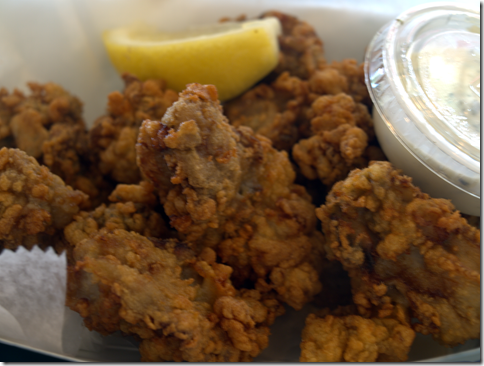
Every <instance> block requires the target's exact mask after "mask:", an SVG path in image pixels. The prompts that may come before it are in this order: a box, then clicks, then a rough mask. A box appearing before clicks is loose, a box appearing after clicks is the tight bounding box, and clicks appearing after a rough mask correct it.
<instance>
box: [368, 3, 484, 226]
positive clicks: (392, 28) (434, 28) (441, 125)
mask: <svg viewBox="0 0 484 366" xmlns="http://www.w3.org/2000/svg"><path fill="white" fill-rule="evenodd" d="M365 77H366V84H367V87H368V89H369V92H370V96H371V98H372V100H373V103H374V111H373V117H374V120H375V130H376V134H377V136H378V140H379V142H380V144H381V147H382V149H383V151H384V152H385V154H386V155H387V157H388V158H389V160H390V161H391V162H392V163H393V165H394V166H395V167H397V168H399V169H402V170H403V172H404V173H405V174H406V175H409V176H410V177H412V178H413V181H414V183H415V185H417V186H419V187H420V188H421V189H422V190H423V191H424V192H426V193H429V194H430V195H432V196H433V197H436V198H437V197H440V198H447V199H450V200H451V201H452V203H453V204H454V205H455V206H456V208H457V209H458V210H460V211H461V212H464V213H467V214H471V215H477V216H480V195H481V194H480V13H479V9H478V8H477V9H468V8H463V7H461V6H460V5H456V4H450V3H449V4H444V3H437V4H436V3H433V4H426V5H423V6H419V7H415V8H412V9H410V10H408V11H406V12H404V13H402V14H401V15H400V16H398V17H397V18H396V19H395V20H393V21H391V22H390V23H388V24H387V25H386V26H384V27H383V28H382V29H381V30H380V31H379V32H378V33H377V34H376V35H375V37H374V38H373V40H372V41H371V42H370V45H369V46H368V49H367V52H366V58H365Z"/></svg>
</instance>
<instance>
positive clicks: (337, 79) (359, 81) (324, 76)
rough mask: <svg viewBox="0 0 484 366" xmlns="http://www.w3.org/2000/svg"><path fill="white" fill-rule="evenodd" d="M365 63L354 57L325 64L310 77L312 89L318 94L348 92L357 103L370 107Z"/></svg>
mask: <svg viewBox="0 0 484 366" xmlns="http://www.w3.org/2000/svg"><path fill="white" fill-rule="evenodd" d="M363 65H364V64H363V63H361V64H359V65H358V63H357V62H356V60H354V59H344V60H343V61H341V62H337V61H333V62H332V63H330V64H325V65H323V66H321V67H320V68H319V70H317V71H316V72H314V73H313V74H312V75H311V77H310V78H309V87H310V90H311V92H312V93H316V94H318V95H324V94H332V95H336V94H339V93H346V94H348V95H350V96H351V97H352V98H353V99H354V100H355V102H356V103H363V104H365V105H366V106H367V107H370V106H371V105H372V102H371V98H370V95H369V93H368V89H367V87H366V84H365V71H364V69H363Z"/></svg>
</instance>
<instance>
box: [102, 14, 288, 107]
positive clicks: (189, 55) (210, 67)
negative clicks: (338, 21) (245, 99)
mask: <svg viewBox="0 0 484 366" xmlns="http://www.w3.org/2000/svg"><path fill="white" fill-rule="evenodd" d="M280 33H281V25H280V23H279V20H278V19H277V18H265V19H261V20H254V21H246V22H227V23H220V24H215V25H212V26H210V27H204V28H198V29H191V30H187V31H184V32H175V33H167V32H160V31H158V30H156V29H153V28H148V27H140V26H137V27H124V28H117V29H113V30H108V31H106V32H104V34H103V40H104V44H105V46H106V49H107V52H108V54H109V57H110V59H111V62H112V63H113V65H114V67H115V68H116V69H117V71H118V72H119V73H124V72H129V73H131V74H133V75H135V76H137V77H138V78H139V79H141V80H146V79H150V78H161V79H164V80H165V81H166V83H167V87H168V88H170V89H173V90H176V91H182V90H183V89H185V87H186V85H187V84H190V83H200V84H213V85H215V86H216V87H217V90H218V93H219V98H220V100H228V99H231V98H233V97H235V96H237V95H239V94H241V93H242V92H244V91H245V90H247V89H249V88H250V87H251V86H252V85H254V84H255V83H256V82H257V81H259V80H260V79H262V78H263V77H264V76H265V75H267V74H268V73H269V72H270V71H271V70H273V69H274V68H275V67H276V65H277V62H278V57H279V44H278V41H277V36H278V35H279V34H280Z"/></svg>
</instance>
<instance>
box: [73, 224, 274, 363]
mask: <svg viewBox="0 0 484 366" xmlns="http://www.w3.org/2000/svg"><path fill="white" fill-rule="evenodd" d="M73 256H74V260H75V261H76V264H75V265H73V266H70V267H69V271H68V274H69V279H68V295H67V305H68V306H70V307H71V308H72V309H73V310H75V311H78V312H79V313H80V314H81V316H83V317H84V319H85V324H86V326H87V327H88V328H89V329H91V330H97V331H98V332H100V333H102V334H109V333H112V332H115V331H121V332H123V333H125V334H131V335H135V336H137V337H138V339H139V340H140V341H141V344H140V352H141V359H142V360H143V361H172V360H173V361H183V360H185V361H192V362H193V361H206V362H211V361H248V360H251V359H252V357H254V356H256V355H257V354H258V353H260V351H261V350H262V349H263V348H265V347H266V346H267V343H268V335H269V328H268V325H269V324H268V320H270V319H272V318H273V317H271V316H270V313H271V312H272V310H271V309H270V308H269V307H267V306H265V305H264V304H263V303H262V302H260V301H259V300H258V299H257V294H254V290H252V291H247V292H245V293H240V294H239V293H237V291H236V290H235V289H234V288H233V286H232V285H231V283H230V280H229V277H230V274H231V269H230V267H228V266H225V265H222V264H218V263H215V262H214V260H215V253H214V252H213V251H212V250H211V249H208V248H207V249H206V250H205V251H204V252H203V253H202V254H201V255H200V257H199V258H196V257H195V255H194V253H193V251H192V250H191V249H190V247H189V246H188V245H187V244H184V243H179V242H177V241H176V240H175V239H164V240H163V239H154V238H152V239H148V238H146V237H143V236H140V235H138V234H135V233H129V232H127V231H124V230H120V229H115V230H113V231H109V230H108V229H106V228H104V229H101V230H100V231H99V232H98V233H97V234H95V235H93V236H91V237H90V238H88V239H85V240H83V241H81V242H79V243H78V244H77V245H76V246H75V248H74V252H73Z"/></svg>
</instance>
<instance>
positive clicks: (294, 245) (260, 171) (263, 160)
mask: <svg viewBox="0 0 484 366" xmlns="http://www.w3.org/2000/svg"><path fill="white" fill-rule="evenodd" d="M137 152H138V165H139V166H140V169H141V170H142V172H143V174H144V175H145V176H146V177H147V178H148V179H150V180H151V181H152V182H153V184H154V185H155V187H156V188H157V189H158V192H159V196H160V200H161V202H162V203H163V205H164V209H165V212H166V214H167V215H168V217H169V218H170V220H171V222H170V223H171V225H172V227H174V228H175V229H176V230H177V231H178V232H179V233H181V234H182V235H184V237H185V238H186V240H188V241H190V242H194V243H197V245H198V247H199V248H204V247H211V248H214V250H215V251H216V252H217V255H218V256H219V257H220V259H221V260H222V262H223V263H225V264H228V265H230V266H231V267H232V268H233V269H234V275H233V281H234V282H235V283H236V285H237V286H241V285H242V284H243V283H244V281H247V280H249V281H253V282H256V288H257V289H259V290H261V291H264V292H267V291H271V290H276V291H277V293H278V294H279V298H280V299H281V300H283V301H285V302H287V303H288V304H289V305H291V306H293V307H294V308H301V307H302V305H303V304H304V303H305V302H307V301H309V300H310V299H311V298H312V296H313V295H314V294H316V293H317V292H318V291H319V290H320V283H319V281H318V275H317V271H316V270H315V268H314V267H313V266H312V265H311V264H310V263H309V260H310V259H309V258H311V256H312V255H313V253H314V251H315V248H314V246H318V245H320V242H319V241H318V240H313V239H312V236H313V233H314V230H315V217H314V208H313V207H314V206H313V205H312V204H311V198H310V197H309V196H308V194H307V193H306V191H305V189H304V188H303V187H301V186H297V185H295V184H294V183H293V182H294V179H295V173H294V170H293V169H292V166H291V163H290V162H289V159H288V157H287V154H286V153H285V152H279V151H277V150H275V149H274V148H272V147H271V144H270V142H269V140H267V139H266V138H264V137H262V136H260V135H255V134H254V133H253V132H252V130H251V129H249V128H247V127H240V128H234V127H233V126H231V125H229V124H228V121H227V119H226V118H225V117H224V116H223V115H222V111H221V107H220V104H219V102H218V100H217V90H216V89H215V87H213V86H210V85H208V86H202V85H200V84H191V85H189V86H188V88H187V89H186V90H185V91H183V92H182V93H181V94H180V99H179V100H178V102H176V103H175V104H174V105H173V106H172V107H171V108H170V109H169V110H168V111H167V112H166V114H165V116H164V117H163V120H162V121H161V122H158V121H149V120H147V121H144V122H143V125H142V127H141V129H140V135H139V138H138V145H137Z"/></svg>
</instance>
